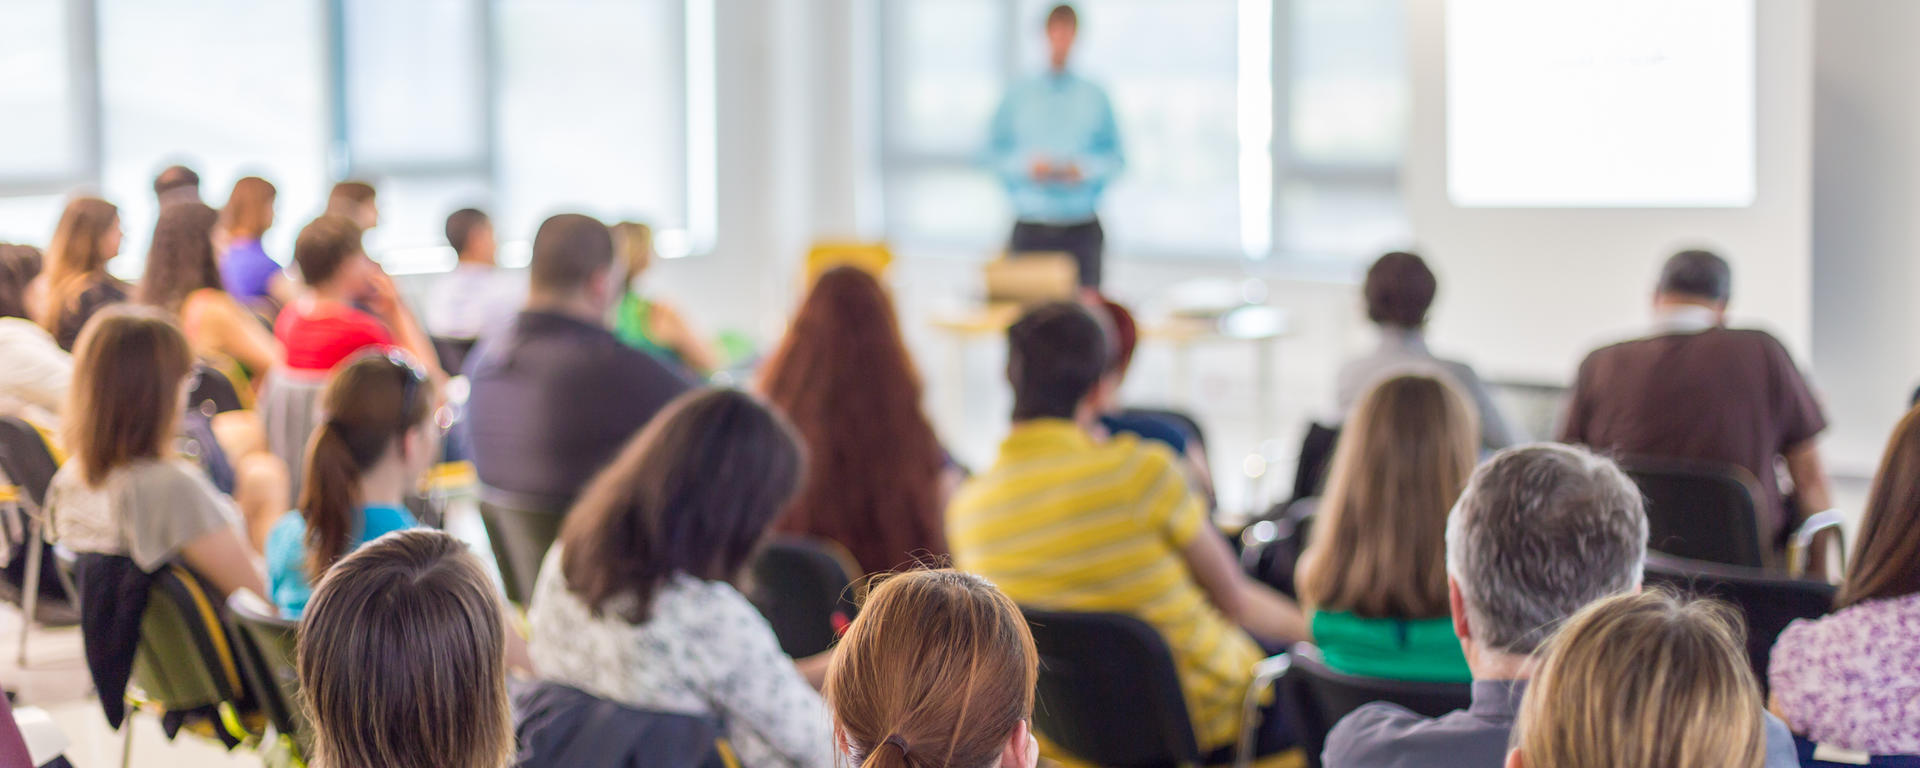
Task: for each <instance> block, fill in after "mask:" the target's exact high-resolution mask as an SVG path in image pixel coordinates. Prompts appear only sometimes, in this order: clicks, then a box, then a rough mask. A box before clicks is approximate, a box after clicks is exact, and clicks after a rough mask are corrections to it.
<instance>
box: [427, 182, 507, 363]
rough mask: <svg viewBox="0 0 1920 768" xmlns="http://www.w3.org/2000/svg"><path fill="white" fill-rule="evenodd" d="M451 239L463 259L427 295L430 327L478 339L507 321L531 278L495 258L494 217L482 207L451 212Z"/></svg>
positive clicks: (443, 333) (450, 335) (442, 334)
mask: <svg viewBox="0 0 1920 768" xmlns="http://www.w3.org/2000/svg"><path fill="white" fill-rule="evenodd" d="M447 244H448V245H451V246H453V253H454V256H455V257H456V258H457V259H458V261H457V262H456V263H455V264H454V266H453V271H451V272H448V273H447V274H445V275H441V276H440V277H439V278H438V279H437V280H436V281H435V282H434V285H433V290H432V291H430V292H429V293H428V294H427V311H426V320H427V329H428V330H431V331H432V332H433V335H435V336H439V337H442V338H447V339H458V340H467V339H478V338H480V336H481V334H482V333H483V332H485V331H489V330H493V329H495V328H497V327H499V326H502V325H505V324H506V322H507V321H508V320H511V319H512V318H513V313H515V312H517V311H519V309H520V305H522V304H524V303H526V300H527V281H526V280H525V278H524V276H522V275H518V274H515V273H511V272H507V271H504V270H502V269H500V268H499V266H498V265H497V263H496V262H495V260H494V253H495V251H496V248H497V246H496V243H495V241H494V236H493V220H492V219H490V218H488V217H487V214H485V213H483V212H481V211H480V210H479V209H476V208H462V209H460V210H457V211H454V212H453V213H452V214H451V215H449V216H447Z"/></svg>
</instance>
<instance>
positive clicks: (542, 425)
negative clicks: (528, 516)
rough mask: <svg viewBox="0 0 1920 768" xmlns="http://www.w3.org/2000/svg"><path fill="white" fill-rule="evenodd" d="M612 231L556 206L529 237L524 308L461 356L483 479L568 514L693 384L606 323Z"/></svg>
mask: <svg viewBox="0 0 1920 768" xmlns="http://www.w3.org/2000/svg"><path fill="white" fill-rule="evenodd" d="M617 273H618V270H617V269H616V268H615V265H614V259H613V239H612V237H611V236H609V235H608V234H607V227H606V225H604V224H601V223H600V222H598V221H595V220H594V219H592V218H590V217H587V216H582V215H580V214H574V213H563V214H560V215H558V216H554V217H552V218H550V219H547V220H546V222H545V223H543V224H541V225H540V231H539V232H538V233H536V234H535V235H534V239H533V266H532V285H531V289H530V292H529V295H528V298H527V304H526V309H525V310H524V311H522V312H521V313H520V314H519V316H517V317H515V318H514V319H513V322H512V323H511V324H509V325H508V326H507V327H506V328H504V329H502V330H501V331H500V332H499V333H495V334H490V335H488V336H486V337H484V338H483V339H482V340H481V342H480V345H479V346H478V347H476V348H475V349H474V351H473V354H472V356H471V358H470V359H469V360H468V361H467V377H468V379H470V380H471V381H472V382H473V393H472V395H471V396H470V398H469V400H468V403H469V409H468V413H469V415H468V417H467V424H468V432H469V435H470V436H471V438H472V441H473V464H474V469H475V470H476V471H477V472H478V473H479V475H480V482H481V483H482V484H484V485H485V486H486V487H487V488H489V489H492V490H493V491H495V492H505V493H506V494H511V495H512V496H514V497H516V503H520V504H524V505H527V506H529V507H533V508H536V509H544V510H550V511H553V512H555V513H559V512H564V511H565V510H566V508H567V506H568V505H569V504H570V503H571V502H572V500H573V497H574V496H576V495H578V494H579V493H580V491H581V490H583V489H584V488H585V486H586V483H587V480H589V479H591V478H592V477H593V475H594V473H596V472H598V471H600V468H601V467H602V466H604V465H605V464H606V463H607V462H608V461H610V460H612V459H613V456H614V454H616V453H618V452H619V450H620V447H621V446H622V445H625V444H626V442H627V440H628V439H629V438H631V437H633V435H634V434H635V433H638V432H639V431H640V429H641V428H642V427H644V426H646V424H647V421H648V420H650V419H652V418H653V415H654V413H656V412H658V411H659V410H660V408H661V407H662V406H664V405H666V404H667V401H669V400H672V399H673V398H674V396H676V395H678V394H680V393H681V392H684V391H686V390H687V388H688V386H689V385H688V383H687V382H686V381H685V380H683V379H681V378H680V377H679V376H678V375H677V374H675V373H674V372H672V371H670V370H668V369H667V368H666V367H665V366H663V365H661V364H660V362H659V361H657V360H655V359H654V358H653V357H652V356H650V355H648V354H647V353H645V352H641V351H639V350H635V349H633V348H631V347H628V346H626V345H624V344H621V343H620V340H619V339H618V338H616V337H614V335H613V332H612V331H610V330H608V329H607V315H608V310H609V309H610V308H611V307H612V306H613V302H614V301H616V300H617V299H618V298H619V296H620V285H621V283H622V282H623V281H622V280H621V277H620V275H619V274H617Z"/></svg>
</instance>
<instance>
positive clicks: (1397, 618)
mask: <svg viewBox="0 0 1920 768" xmlns="http://www.w3.org/2000/svg"><path fill="white" fill-rule="evenodd" d="M1440 376H1444V374H1442V373H1440V372H1439V371H1437V370H1436V371H1435V372H1434V375H1433V376H1428V375H1423V374H1402V375H1397V376H1394V377H1393V378H1389V379H1387V380H1386V381H1383V382H1380V383H1379V384H1378V385H1376V386H1374V388H1373V389H1371V390H1369V391H1368V392H1367V393H1366V394H1365V395H1362V396H1361V398H1360V402H1359V404H1358V405H1356V406H1355V407H1354V411H1353V414H1352V415H1351V416H1350V417H1348V419H1347V428H1346V430H1345V431H1344V433H1343V434H1342V435H1341V437H1340V446H1339V448H1338V449H1337V450H1336V452H1335V454H1334V458H1333V470H1332V473H1331V474H1330V475H1329V477H1328V480H1327V491H1326V495H1325V496H1324V497H1322V500H1321V503H1320V508H1319V512H1318V513H1317V515H1316V519H1315V521H1314V524H1313V538H1312V541H1311V542H1310V543H1309V544H1308V546H1307V549H1306V552H1304V553H1303V554H1302V555H1301V557H1300V565H1299V567H1298V569H1297V571H1298V575H1297V576H1296V577H1295V579H1294V583H1295V584H1297V585H1298V586H1299V590H1300V603H1301V605H1302V606H1303V607H1305V608H1306V609H1307V611H1308V616H1309V618H1310V619H1311V628H1312V631H1313V642H1314V644H1315V645H1317V646H1319V648H1320V651H1321V653H1322V654H1323V656H1324V657H1325V659H1326V662H1327V666H1330V667H1333V668H1334V669H1336V670H1339V671H1341V672H1345V673H1347V674H1350V675H1366V676H1369V677H1389V678H1395V679H1400V680H1434V681H1447V682H1466V681H1468V680H1470V679H1472V674H1471V673H1470V672H1469V671H1468V669H1467V660H1466V658H1465V657H1464V656H1462V655H1461V650H1460V641H1459V639H1458V638H1456V637H1454V634H1453V621H1452V619H1451V618H1450V614H1449V613H1448V610H1449V609H1448V601H1447V564H1446V560H1447V542H1446V530H1447V511H1448V510H1449V509H1451V508H1452V507H1453V502H1454V500H1455V499H1458V498H1460V490H1461V489H1462V488H1464V487H1466V484H1467V476H1468V475H1471V474H1472V473H1473V465H1474V461H1475V459H1476V457H1477V456H1478V451H1477V450H1476V448H1477V445H1478V443H1479V434H1480V430H1479V426H1478V425H1477V424H1476V423H1475V422H1474V417H1473V406H1472V404H1470V403H1468V402H1467V401H1466V398H1464V397H1462V396H1461V395H1460V393H1458V392H1456V391H1454V388H1453V387H1452V386H1451V385H1449V384H1448V383H1446V381H1445V380H1444V379H1442V378H1438V377H1440Z"/></svg>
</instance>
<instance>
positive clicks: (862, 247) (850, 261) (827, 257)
mask: <svg viewBox="0 0 1920 768" xmlns="http://www.w3.org/2000/svg"><path fill="white" fill-rule="evenodd" d="M892 266H893V251H892V250H891V249H889V248H887V244H886V243H877V242H876V243H862V242H857V241H851V240H847V241H833V240H823V241H821V242H818V243H814V245H813V248H812V249H811V250H808V251H807V282H806V285H807V286H808V287H811V286H812V285H813V281H815V280H818V279H820V276H821V275H823V274H825V273H826V271H827V270H829V269H833V268H834V267H856V268H859V269H862V270H865V271H867V272H870V273H872V274H873V276H874V277H879V278H885V277H886V276H887V269H888V268H889V267H892Z"/></svg>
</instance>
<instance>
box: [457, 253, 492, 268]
mask: <svg viewBox="0 0 1920 768" xmlns="http://www.w3.org/2000/svg"><path fill="white" fill-rule="evenodd" d="M459 259H460V266H463V267H480V268H482V269H492V268H494V267H495V266H498V265H497V264H496V263H495V262H494V260H493V258H492V257H490V256H486V257H483V256H468V255H467V254H464V253H462V254H460V255H459Z"/></svg>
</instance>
